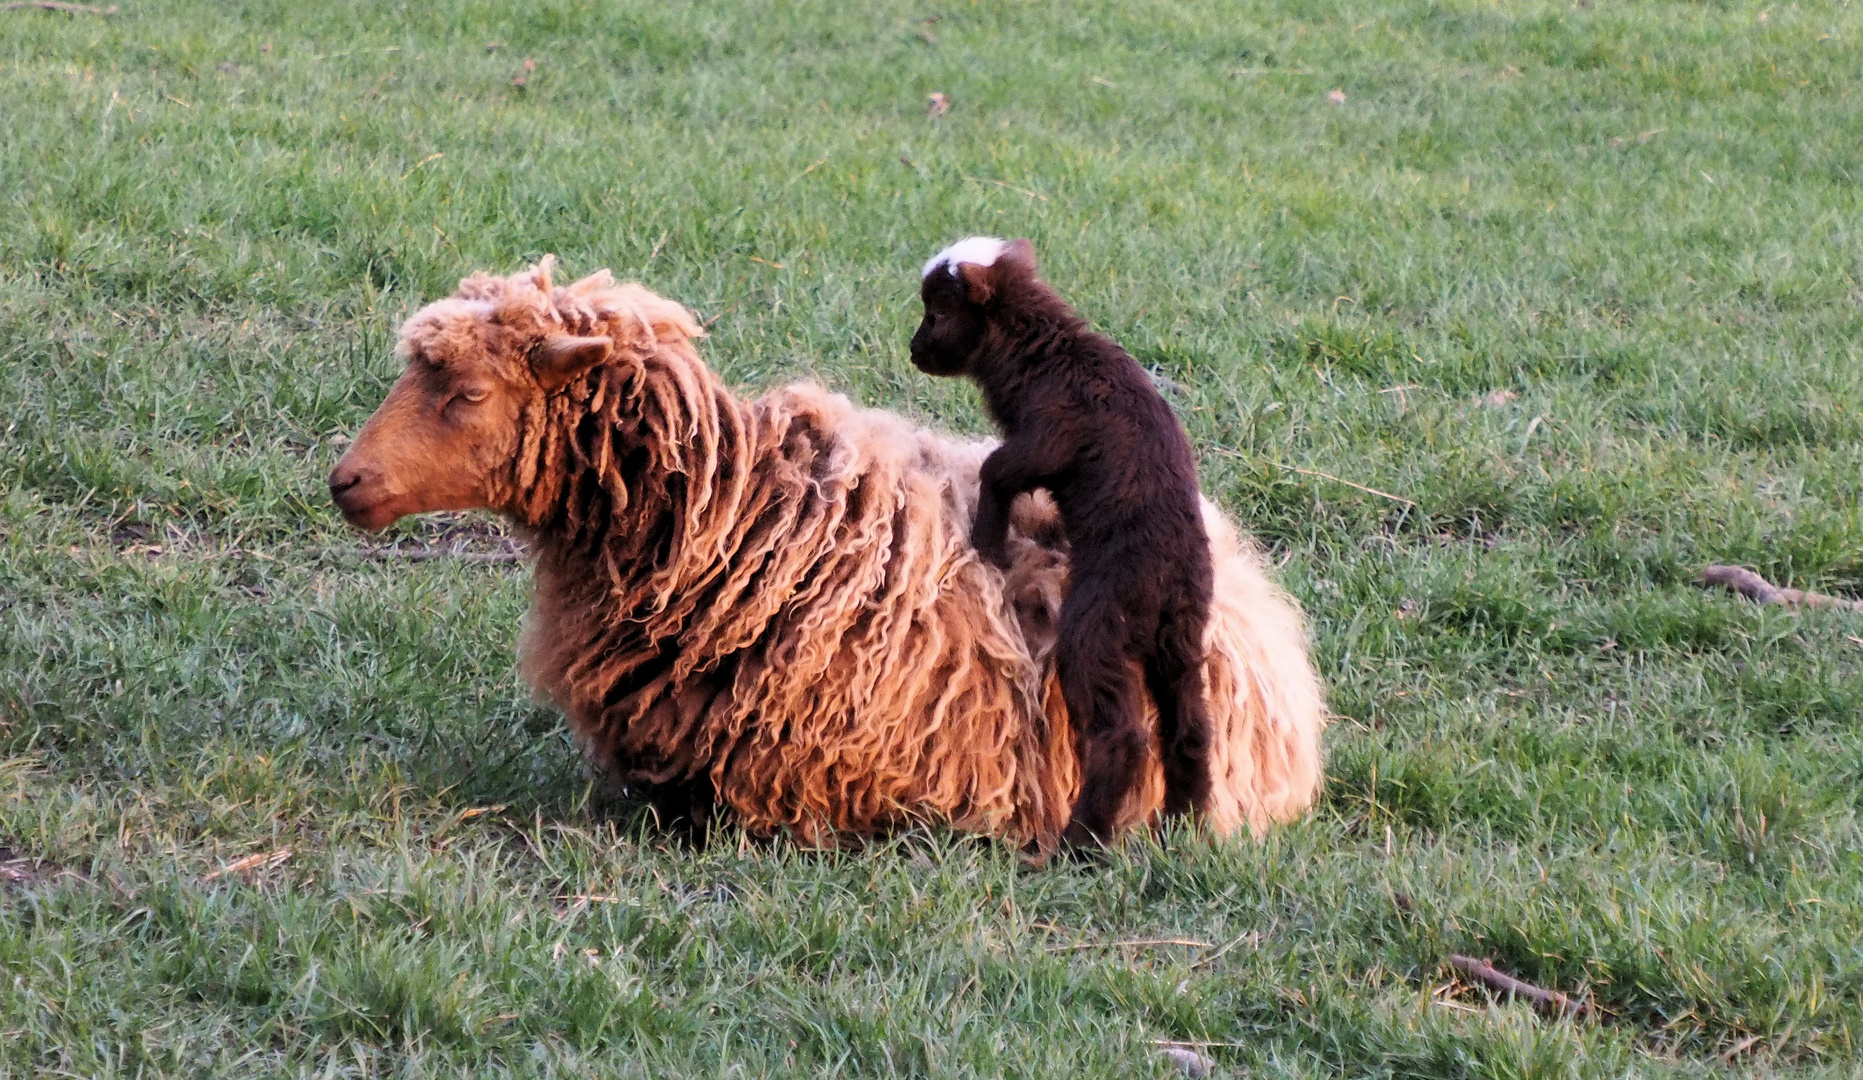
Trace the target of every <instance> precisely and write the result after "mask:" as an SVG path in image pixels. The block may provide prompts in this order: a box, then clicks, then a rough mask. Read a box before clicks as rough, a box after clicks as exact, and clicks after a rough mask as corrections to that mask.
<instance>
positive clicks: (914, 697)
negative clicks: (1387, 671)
mask: <svg viewBox="0 0 1863 1080" xmlns="http://www.w3.org/2000/svg"><path fill="white" fill-rule="evenodd" d="M551 270H552V260H549V259H545V260H544V262H543V263H542V264H541V265H539V266H537V267H535V268H533V269H531V270H528V271H525V272H523V273H519V274H516V275H513V276H510V277H498V276H492V275H488V274H475V275H473V276H471V277H469V278H467V279H465V280H464V281H462V282H461V283H460V287H459V290H458V292H457V293H456V294H455V295H453V296H451V297H449V298H446V299H442V300H438V301H436V302H434V303H431V304H429V305H428V306H426V307H425V308H423V309H421V310H419V311H417V312H416V313H415V314H414V315H413V316H412V317H411V318H409V319H408V320H407V322H406V324H405V325H404V326H403V328H402V330H401V340H400V351H401V352H402V353H403V354H404V355H405V357H406V368H405V370H404V371H403V373H402V375H401V377H400V379H399V380H398V381H397V382H396V383H395V385H394V386H393V388H392V389H391V390H390V391H389V393H388V396H387V398H386V400H384V401H383V403H382V404H381V406H380V407H379V408H378V409H377V410H376V412H375V414H374V415H373V416H372V417H370V419H369V421H368V422H367V423H366V424H365V425H364V426H363V428H362V430H361V432H359V433H358V435H357V437H356V440H355V442H354V443H353V444H352V445H351V447H350V448H349V450H348V452H347V453H346V454H344V456H343V458H342V459H341V460H340V461H339V462H338V463H337V465H336V467H335V468H334V469H333V470H332V471H331V473H330V478H329V480H330V490H331V494H332V497H333V498H334V500H335V502H336V504H337V506H338V507H339V508H340V509H341V510H342V512H343V514H344V516H345V517H346V518H347V519H348V520H349V521H350V522H351V523H352V524H354V525H356V526H359V527H361V528H364V529H381V528H385V527H386V526H388V525H389V524H391V523H393V522H394V521H396V520H397V519H399V518H401V517H403V516H406V515H409V514H418V513H423V512H427V511H432V510H443V509H449V510H458V509H473V508H485V509H490V510H493V511H495V512H497V513H499V514H502V515H503V516H505V517H506V518H507V519H509V520H510V521H512V522H513V523H514V524H515V526H516V527H517V529H518V530H519V531H520V532H521V533H522V534H524V535H525V536H526V538H527V539H528V541H529V545H530V550H531V552H532V554H533V559H534V582H533V590H534V592H533V600H532V608H531V612H530V615H529V618H528V625H527V627H526V630H525V633H524V635H523V643H522V646H521V666H522V670H523V671H524V673H525V676H526V677H527V678H528V679H529V680H530V681H531V682H532V684H533V685H535V686H536V687H537V688H538V689H539V690H540V691H541V692H542V693H544V694H546V695H547V696H548V697H550V698H551V699H553V700H554V701H555V702H557V703H558V704H559V705H560V706H561V707H562V708H563V710H564V711H565V713H566V714H567V716H568V721H569V725H570V728H571V730H572V732H573V733H574V735H575V736H576V738H577V741H578V742H579V744H580V745H581V747H582V748H583V750H584V752H585V753H586V754H587V756H588V757H589V759H590V760H591V762H593V763H594V764H595V765H596V766H597V767H598V768H600V769H602V770H605V771H607V772H608V773H610V774H611V775H612V776H613V777H614V778H616V779H617V780H618V781H619V782H621V783H622V784H624V785H625V786H627V787H628V788H629V789H631V790H634V791H637V792H639V793H640V794H642V795H643V796H645V797H646V798H648V799H650V800H652V801H653V804H654V805H655V806H656V807H658V808H659V809H660V810H661V811H662V812H663V813H668V814H673V815H675V816H678V815H681V814H684V815H689V816H692V817H694V818H700V817H703V816H705V815H706V814H710V813H716V814H718V815H719V816H720V817H721V818H723V819H724V820H726V821H729V822H732V823H735V824H737V825H740V826H742V827H743V828H744V829H745V830H746V831H748V832H750V833H752V834H756V835H773V834H786V835H789V836H791V837H793V838H795V839H796V840H798V841H800V842H803V843H807V844H816V845H825V844H833V843H836V842H839V841H840V840H841V839H842V838H849V837H860V836H870V835H875V834H879V833H884V832H886V831H889V830H894V829H897V828H900V827H904V826H908V825H910V824H913V823H915V822H930V823H937V824H942V825H946V826H949V827H952V828H955V829H959V830H963V831H970V832H977V833H984V834H989V835H993V836H998V837H1002V838H1004V839H1006V840H1008V841H1010V842H1013V843H1016V844H1019V845H1023V846H1025V847H1027V848H1030V849H1035V850H1039V851H1043V852H1046V851H1051V850H1053V849H1054V848H1055V847H1056V846H1057V844H1058V841H1059V838H1060V835H1061V832H1062V830H1063V828H1064V827H1065V825H1066V823H1067V821H1068V815H1069V812H1070V809H1071V807H1072V805H1073V802H1074V798H1075V795H1076V793H1077V790H1078V787H1079V776H1078V765H1077V760H1076V756H1075V749H1074V739H1073V734H1072V731H1071V729H1070V726H1069V723H1068V720H1067V712H1066V707H1065V705H1064V703H1063V700H1062V698H1061V695H1060V694H1059V693H1058V692H1057V688H1056V684H1055V680H1054V675H1053V672H1054V664H1053V658H1052V654H1053V649H1054V633H1055V630H1054V617H1055V612H1056V610H1057V608H1058V601H1059V597H1060V594H1061V591H1062V588H1063V583H1064V580H1065V577H1066V574H1067V560H1066V552H1065V545H1064V544H1063V543H1062V542H1061V541H1060V540H1059V538H1058V534H1059V528H1058V523H1057V520H1056V516H1055V512H1054V508H1053V506H1052V504H1051V503H1048V502H1045V501H1043V500H1040V499H1035V498H1029V497H1025V498H1023V499H1021V500H1019V501H1018V503H1017V504H1016V505H1015V506H1013V507H1011V508H1010V514H1009V517H1010V528H1009V531H1008V540H1007V544H1006V547H1005V551H1006V554H1007V564H1008V567H1009V569H1008V570H1007V571H1006V572H1005V571H1002V570H999V569H998V568H997V566H995V565H993V564H991V563H988V562H986V561H984V560H982V559H980V558H978V557H977V555H976V552H975V550H974V549H973V548H972V547H971V545H970V543H969V541H968V536H969V532H970V523H971V519H972V517H973V515H974V512H975V506H976V500H977V492H978V488H977V471H978V468H979V466H980V464H981V463H982V461H983V459H984V457H985V455H986V454H987V453H988V452H989V449H990V447H989V446H988V444H984V443H974V442H964V441H959V440H955V439H952V438H947V437H945V436H942V435H939V434H936V433H933V432H929V431H925V430H923V429H920V428H917V427H915V426H913V425H911V424H910V423H908V422H907V421H905V420H904V419H902V418H900V417H898V416H895V415H892V414H889V413H885V412H879V411H872V410H860V409H856V408H854V407H853V406H852V405H851V404H850V403H849V402H848V401H847V400H846V399H845V398H843V397H841V396H839V395H835V394H830V393H828V392H826V391H824V390H822V389H820V388H819V387H815V386H811V385H795V386H788V387H783V388H780V389H776V390H773V391H771V392H769V393H767V394H765V395H763V396H762V397H759V398H757V399H755V400H749V401H746V400H742V399H739V398H737V397H736V396H734V395H733V394H731V393H730V392H729V391H728V390H727V389H726V388H725V387H724V386H723V384H722V383H721V382H720V381H719V380H718V378H717V377H716V376H715V375H713V374H712V372H711V371H710V370H708V369H707V368H706V366H705V365H704V364H703V363H702V362H701V360H700V359H699V355H698V353H697V351H696V349H695V347H694V341H695V339H697V338H698V337H699V336H700V330H699V327H698V325H697V323H696V321H695V320H694V319H693V317H692V315H691V313H690V312H688V311H687V310H686V309H685V308H683V307H681V306H680V305H678V304H676V303H673V302H672V301H669V300H666V299H663V298H661V297H659V296H656V295H654V294H653V293H652V292H649V291H648V290H646V289H645V288H642V287H641V286H639V285H634V284H624V285H617V284H615V282H614V281H613V279H612V278H611V277H610V276H609V275H608V273H607V272H606V271H603V272H599V273H596V274H592V275H590V276H589V277H586V278H583V279H582V280H580V281H577V282H575V283H574V284H572V285H569V286H567V287H557V286H554V285H553V284H552V281H551ZM1202 512H1203V523H1204V527H1205V528H1206V529H1207V530H1208V532H1209V536H1210V548H1211V551H1212V553H1213V555H1214V558H1215V568H1216V588H1215V599H1214V602H1213V608H1212V615H1211V620H1210V629H1209V633H1208V643H1209V645H1210V650H1209V658H1208V663H1207V665H1206V674H1207V679H1208V684H1209V688H1210V698H1211V702H1212V706H1211V715H1212V721H1213V733H1214V738H1213V742H1212V751H1211V761H1212V765H1213V781H1214V782H1213V785H1212V790H1211V797H1210V800H1209V810H1208V814H1207V817H1206V819H1205V820H1206V821H1207V822H1208V823H1209V825H1210V826H1211V828H1212V829H1213V830H1214V831H1216V832H1218V833H1222V834H1230V833H1233V832H1234V831H1235V830H1236V829H1238V828H1240V827H1241V826H1243V825H1247V826H1249V827H1250V828H1251V829H1252V830H1261V829H1264V828H1266V827H1267V826H1269V825H1270V824H1272V823H1274V822H1279V821H1287V820H1290V819H1292V818H1294V817H1297V816H1299V814H1300V813H1301V812H1302V811H1303V810H1304V809H1305V808H1306V807H1307V806H1308V805H1309V804H1310V803H1311V802H1312V800H1313V798H1314V797H1315V794H1316V793H1317V791H1318V788H1319V784H1320V730H1321V725H1322V721H1323V716H1324V708H1323V705H1322V702H1321V696H1320V690H1319V685H1318V682H1317V680H1316V679H1315V678H1314V674H1313V669H1312V666H1311V664H1310V662H1309V660H1308V656H1307V650H1306V637H1305V633H1304V630H1303V627H1302V625H1301V619H1300V615H1299V612H1298V611H1297V610H1296V608H1295V607H1294V606H1293V604H1292V603H1291V602H1290V601H1289V600H1288V599H1287V598H1286V597H1285V596H1284V595H1283V594H1282V593H1281V592H1280V591H1279V590H1278V589H1277V588H1276V587H1275V586H1274V585H1273V584H1272V583H1270V582H1269V580H1268V578H1267V576H1266V575H1265V573H1264V572H1263V568H1262V564H1261V560H1260V557H1259V556H1258V555H1257V554H1256V552H1255V551H1254V550H1253V549H1252V548H1251V547H1250V546H1248V545H1247V544H1246V543H1244V542H1243V541H1242V540H1241V539H1240V538H1238V537H1237V535H1236V533H1235V531H1234V530H1233V529H1232V528H1231V527H1230V526H1229V524H1228V522H1226V521H1225V520H1223V518H1222V516H1221V515H1220V514H1219V513H1218V512H1217V511H1216V509H1215V508H1214V506H1213V505H1211V504H1209V503H1207V502H1205V503H1204V504H1203V507H1202ZM1162 786H1163V785H1162V780H1161V774H1160V771H1159V768H1158V766H1157V763H1156V762H1155V761H1153V762H1151V763H1149V764H1148V766H1147V770H1146V773H1145V777H1144V779H1143V781H1142V782H1141V783H1140V784H1139V785H1138V787H1137V788H1136V789H1135V790H1134V791H1133V793H1132V795H1131V797H1130V798H1129V799H1128V800H1127V802H1126V804H1125V806H1124V807H1122V809H1121V822H1120V824H1121V825H1122V826H1123V825H1128V824H1132V823H1138V822H1144V821H1150V820H1152V819H1154V818H1155V816H1156V811H1157V810H1158V808H1159V806H1160V803H1161V792H1162Z"/></svg>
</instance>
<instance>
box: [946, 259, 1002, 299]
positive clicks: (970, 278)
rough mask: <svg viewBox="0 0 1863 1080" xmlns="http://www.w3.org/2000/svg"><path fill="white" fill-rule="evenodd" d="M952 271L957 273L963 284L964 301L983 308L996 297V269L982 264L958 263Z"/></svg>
mask: <svg viewBox="0 0 1863 1080" xmlns="http://www.w3.org/2000/svg"><path fill="white" fill-rule="evenodd" d="M952 269H953V270H955V271H957V280H958V281H960V282H962V283H963V286H964V299H966V300H968V301H970V302H971V303H973V304H976V305H977V306H979V307H982V306H983V305H985V304H988V303H989V302H990V298H991V297H993V296H995V295H996V273H995V267H990V266H985V265H983V264H982V263H958V264H957V265H956V266H954V267H952Z"/></svg>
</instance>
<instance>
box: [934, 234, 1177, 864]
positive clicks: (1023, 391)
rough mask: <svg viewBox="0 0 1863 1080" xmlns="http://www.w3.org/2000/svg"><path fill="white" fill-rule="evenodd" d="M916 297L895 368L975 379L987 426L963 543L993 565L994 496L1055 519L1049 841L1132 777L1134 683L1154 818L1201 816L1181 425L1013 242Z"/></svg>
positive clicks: (990, 242) (1092, 830)
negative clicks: (1058, 600)
mask: <svg viewBox="0 0 1863 1080" xmlns="http://www.w3.org/2000/svg"><path fill="white" fill-rule="evenodd" d="M921 294H922V296H923V299H924V302H925V320H924V322H923V323H922V324H921V325H920V327H919V330H918V333H917V334H915V335H914V336H913V338H912V362H913V363H914V364H915V365H917V366H918V368H919V369H920V370H922V371H925V372H928V373H930V374H933V375H968V376H970V377H971V378H972V379H974V380H976V382H977V384H978V386H979V387H981V388H982V390H983V395H984V399H985V401H986V402H987V403H988V405H989V409H990V413H991V414H992V416H994V418H995V419H996V422H997V425H998V426H999V427H1000V428H1001V429H1002V432H1003V445H1002V446H1000V447H998V448H997V449H996V451H995V452H993V453H992V454H991V455H990V456H989V457H988V458H987V459H985V461H984V462H983V469H982V488H981V491H980V493H979V498H978V501H977V517H976V521H975V523H974V524H973V526H972V530H971V541H972V543H973V544H975V545H976V548H977V551H978V552H979V553H980V554H982V555H983V556H984V558H986V559H989V560H991V561H992V562H995V563H997V564H998V565H1003V564H1004V562H1005V558H1006V553H1005V547H1004V546H1005V543H1006V541H1007V535H1008V527H1009V515H1008V509H1009V504H1010V501H1011V500H1013V499H1014V498H1015V497H1016V496H1017V495H1019V494H1021V493H1022V492H1024V491H1028V490H1031V489H1034V488H1045V489H1047V490H1048V491H1050V492H1051V493H1052V494H1053V496H1054V499H1055V502H1056V503H1057V504H1058V505H1059V507H1060V512H1061V520H1062V523H1063V524H1064V526H1065V528H1066V533H1067V540H1068V543H1069V545H1070V559H1071V564H1072V573H1071V575H1070V581H1069V586H1068V591H1067V596H1066V599H1065V600H1064V601H1063V603H1062V606H1061V615H1060V621H1059V626H1058V631H1059V633H1058V642H1057V646H1056V648H1057V655H1056V658H1057V661H1058V665H1059V675H1060V682H1061V692H1062V694H1063V696H1064V697H1065V698H1066V700H1067V709H1068V715H1069V716H1070V717H1072V719H1073V723H1074V726H1075V731H1076V733H1077V737H1078V740H1079V750H1080V758H1081V772H1082V777H1081V791H1080V796H1079V798H1078V800H1077V801H1076V802H1075V804H1074V808H1073V813H1072V816H1071V818H1070V820H1069V822H1068V827H1067V832H1066V834H1065V836H1064V839H1065V841H1066V842H1068V843H1070V844H1074V845H1084V844H1088V843H1092V842H1100V843H1104V842H1105V841H1107V840H1108V839H1110V838H1111V835H1112V832H1113V829H1114V826H1115V824H1116V823H1117V821H1118V818H1119V812H1120V808H1121V807H1122V806H1123V805H1124V804H1125V801H1126V799H1127V797H1128V796H1129V794H1130V792H1131V791H1132V788H1133V787H1134V785H1136V784H1137V783H1138V782H1139V779H1140V777H1141V776H1142V770H1143V769H1144V767H1145V765H1146V763H1147V760H1148V758H1149V751H1150V744H1151V738H1152V735H1151V732H1150V731H1149V730H1148V727H1147V725H1146V723H1145V711H1144V699H1143V696H1142V693H1141V690H1140V677H1141V675H1142V677H1143V683H1144V686H1145V687H1147V688H1149V689H1150V691H1151V696H1152V698H1153V700H1154V701H1155V702H1156V703H1157V707H1158V717H1159V724H1158V726H1159V729H1160V730H1159V732H1158V742H1159V748H1160V751H1161V755H1160V756H1161V758H1162V761H1163V766H1164V782H1165V791H1164V811H1165V813H1166V814H1184V813H1195V814H1197V815H1199V816H1201V815H1202V814H1203V813H1204V812H1205V811H1206V809H1207V806H1208V802H1209V798H1210V742H1211V737H1210V717H1209V709H1208V703H1207V701H1206V700H1205V695H1204V682H1203V662H1204V641H1203V637H1204V628H1205V626H1206V624H1207V623H1208V621H1209V612H1210V593H1211V588H1212V577H1213V572H1212V569H1211V564H1210V542H1209V537H1208V536H1207V535H1206V534H1205V532H1204V529H1203V514H1202V507H1201V504H1200V500H1199V496H1198V492H1197V466H1196V459H1195V457H1194V456H1193V455H1192V453H1191V449H1190V442H1189V440H1188V439H1187V438H1186V437H1185V434H1184V431H1183V428H1182V427H1181V426H1180V425H1179V424H1178V422H1177V418H1176V417H1175V416H1174V415H1172V413H1171V408H1170V406H1169V405H1167V404H1165V402H1164V399H1163V398H1161V397H1159V396H1158V392H1157V391H1156V390H1155V389H1153V387H1152V384H1151V380H1150V379H1149V378H1147V377H1146V374H1145V372H1144V371H1143V370H1141V369H1140V368H1139V366H1138V364H1137V363H1135V362H1134V361H1133V359H1132V357H1131V356H1129V355H1128V354H1127V353H1126V351H1125V350H1124V349H1122V348H1120V347H1119V345H1118V344H1117V343H1116V342H1114V341H1113V340H1112V339H1110V338H1107V337H1105V336H1103V335H1101V334H1096V333H1094V332H1093V331H1092V330H1091V329H1089V328H1088V327H1087V324H1086V322H1085V321H1084V320H1082V319H1081V318H1080V317H1079V316H1078V315H1076V314H1075V313H1074V311H1073V309H1072V308H1070V307H1069V306H1068V305H1067V303H1066V302H1065V301H1063V300H1062V299H1061V297H1060V296H1059V295H1057V294H1056V293H1055V291H1054V289H1052V288H1051V287H1049V285H1048V284H1047V283H1046V282H1044V281H1042V280H1041V278H1040V277H1039V276H1038V275H1037V273H1036V267H1035V253H1034V250H1033V248H1031V247H1030V245H1029V242H1028V241H1027V240H1017V241H1015V242H1013V243H1009V244H1005V243H1003V242H1002V241H1000V240H996V239H994V238H991V237H972V238H970V239H968V240H964V241H961V242H959V243H958V244H955V245H953V246H952V247H951V248H947V249H946V250H945V251H944V252H941V253H940V254H939V255H937V256H934V257H933V258H932V260H931V262H929V263H927V264H926V267H925V272H924V280H923V283H922V287H921Z"/></svg>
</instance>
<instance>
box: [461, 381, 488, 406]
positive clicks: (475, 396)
mask: <svg viewBox="0 0 1863 1080" xmlns="http://www.w3.org/2000/svg"><path fill="white" fill-rule="evenodd" d="M459 396H460V397H462V398H465V399H466V401H468V402H469V403H471V404H473V405H477V404H478V403H479V402H481V401H484V400H485V399H486V398H488V397H491V396H492V392H491V391H490V390H487V389H485V388H484V387H482V386H474V387H472V388H470V389H467V390H462V391H460V392H459Z"/></svg>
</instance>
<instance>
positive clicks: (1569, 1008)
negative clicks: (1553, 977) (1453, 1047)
mask: <svg viewBox="0 0 1863 1080" xmlns="http://www.w3.org/2000/svg"><path fill="white" fill-rule="evenodd" d="M1449 966H1450V967H1452V968H1454V969H1456V970H1457V971H1459V972H1461V973H1462V974H1464V975H1467V976H1468V977H1469V978H1471V979H1474V980H1475V981H1476V982H1478V983H1481V984H1482V985H1483V986H1486V987H1487V988H1488V989H1490V990H1493V991H1496V992H1497V993H1502V994H1512V995H1514V996H1515V997H1522V998H1526V999H1527V1000H1528V1001H1529V1002H1531V1003H1532V1004H1533V1007H1534V1008H1536V1009H1539V1010H1541V1011H1542V1012H1550V1013H1556V1014H1558V1015H1560V1016H1572V1017H1579V1016H1584V1015H1585V1014H1586V1013H1589V1012H1590V1011H1591V1005H1590V1003H1589V1002H1586V1001H1582V1000H1579V999H1578V998H1574V997H1571V996H1569V995H1567V994H1563V993H1560V992H1559V991H1557V990H1547V989H1545V988H1544V987H1540V986H1534V985H1533V984H1532V983H1530V982H1522V981H1521V980H1519V979H1516V978H1514V977H1513V976H1512V975H1509V974H1507V973H1506V972H1504V971H1498V970H1496V969H1495V966H1494V964H1492V963H1491V962H1489V961H1487V960H1477V959H1475V958H1474V957H1472V956H1463V955H1462V954H1461V953H1453V954H1451V955H1450V957H1449Z"/></svg>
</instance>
